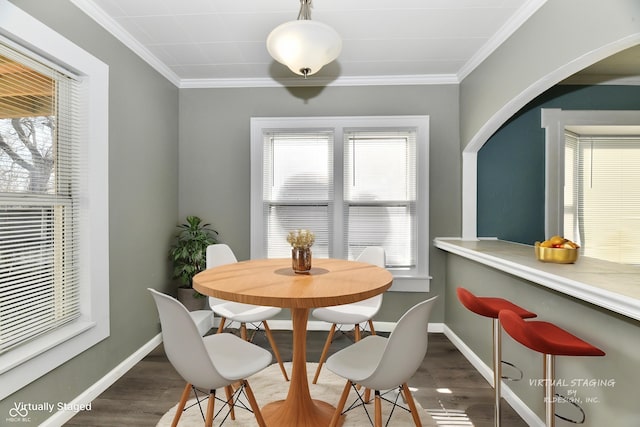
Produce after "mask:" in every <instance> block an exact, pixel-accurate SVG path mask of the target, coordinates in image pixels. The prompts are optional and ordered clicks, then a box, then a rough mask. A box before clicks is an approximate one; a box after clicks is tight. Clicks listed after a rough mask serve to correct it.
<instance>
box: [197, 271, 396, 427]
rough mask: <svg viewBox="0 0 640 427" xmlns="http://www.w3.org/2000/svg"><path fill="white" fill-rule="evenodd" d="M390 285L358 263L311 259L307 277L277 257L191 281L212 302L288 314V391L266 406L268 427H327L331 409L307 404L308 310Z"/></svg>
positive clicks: (383, 275)
mask: <svg viewBox="0 0 640 427" xmlns="http://www.w3.org/2000/svg"><path fill="white" fill-rule="evenodd" d="M392 281H393V276H392V275H391V273H389V272H388V271H387V270H385V269H384V268H381V267H377V266H375V265H372V264H367V263H363V262H358V261H347V260H342V259H330V258H329V259H314V260H313V266H312V268H311V270H310V271H309V272H308V274H297V273H294V272H293V269H292V268H291V259H289V258H278V259H257V260H249V261H241V262H237V263H233V264H227V265H222V266H219V267H215V268H211V269H207V270H205V271H203V272H201V273H198V274H197V275H196V276H195V277H194V279H193V287H194V289H196V290H197V291H198V292H200V293H202V294H204V295H208V296H212V297H216V298H221V299H225V300H229V301H236V302H241V303H246V304H255V305H266V306H272V307H283V308H288V309H290V310H291V319H292V322H293V361H292V372H291V382H290V385H289V391H288V394H287V397H286V398H285V399H284V400H280V401H276V402H271V403H268V404H267V405H265V406H264V407H263V408H262V415H263V417H264V419H265V422H266V424H267V426H268V427H287V426H291V427H326V426H328V425H329V423H330V421H331V417H332V416H333V413H334V411H335V407H334V406H333V405H331V404H329V403H327V402H324V401H321V400H316V399H312V397H311V393H310V392H309V383H308V380H307V366H306V362H307V355H306V353H307V347H306V335H307V320H308V318H309V310H310V309H312V308H315V307H327V306H332V305H340V304H348V303H353V302H356V301H361V300H364V299H367V298H370V297H373V296H375V295H378V294H380V293H382V292H384V291H386V290H387V289H388V288H389V287H390V286H391V283H392ZM338 398H339V396H336V401H337V400H338ZM342 422H343V420H342V419H341V421H340V424H342Z"/></svg>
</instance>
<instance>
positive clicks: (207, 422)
mask: <svg viewBox="0 0 640 427" xmlns="http://www.w3.org/2000/svg"><path fill="white" fill-rule="evenodd" d="M215 402H216V391H215V390H211V391H210V392H209V402H208V403H207V415H206V417H205V419H204V426H205V427H212V426H213V408H214V406H215Z"/></svg>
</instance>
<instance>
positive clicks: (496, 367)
mask: <svg viewBox="0 0 640 427" xmlns="http://www.w3.org/2000/svg"><path fill="white" fill-rule="evenodd" d="M456 292H457V294H458V299H459V300H460V302H461V303H462V305H464V306H465V307H466V308H467V309H469V310H470V311H472V312H474V313H476V314H479V315H480V316H484V317H490V318H491V319H493V394H494V401H495V408H494V425H495V427H500V396H501V393H500V384H501V381H502V330H501V328H500V320H499V319H498V314H499V313H500V311H501V310H511V311H512V312H514V313H516V315H517V316H519V317H521V318H524V319H528V318H532V317H536V314H535V313H532V312H530V311H528V310H525V309H524V308H522V307H520V306H517V305H515V304H513V303H512V302H510V301H508V300H506V299H503V298H494V297H477V296H475V295H474V294H472V293H471V292H469V291H468V290H467V289H465V288H457V289H456Z"/></svg>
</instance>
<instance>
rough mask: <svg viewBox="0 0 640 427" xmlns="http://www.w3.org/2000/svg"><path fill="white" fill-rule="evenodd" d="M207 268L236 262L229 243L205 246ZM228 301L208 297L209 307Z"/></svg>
mask: <svg viewBox="0 0 640 427" xmlns="http://www.w3.org/2000/svg"><path fill="white" fill-rule="evenodd" d="M206 257H207V264H206V266H207V268H213V267H218V266H220V265H225V264H233V263H235V262H238V259H237V258H236V256H235V254H234V253H233V251H232V250H231V248H230V247H229V245H227V244H225V243H216V244H214V245H209V246H207V252H206ZM226 302H228V301H225V300H223V299H219V298H214V297H209V307H213V306H215V305H218V304H224V303H226Z"/></svg>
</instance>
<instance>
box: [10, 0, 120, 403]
mask: <svg viewBox="0 0 640 427" xmlns="http://www.w3.org/2000/svg"><path fill="white" fill-rule="evenodd" d="M0 36H2V37H3V39H4V40H3V43H7V44H10V45H12V47H14V48H16V49H21V50H22V51H23V52H25V53H27V54H28V55H30V56H36V57H38V56H39V57H40V58H41V60H42V61H45V62H47V63H49V64H51V66H53V67H57V68H59V69H63V70H69V72H71V73H73V74H75V75H76V76H79V77H80V78H81V85H82V90H81V103H82V105H83V111H84V113H85V115H86V116H85V117H83V119H82V124H81V128H82V133H81V139H82V140H83V141H86V142H87V144H85V145H83V147H82V160H83V164H84V165H85V167H84V168H83V171H82V174H83V175H82V181H81V182H82V183H83V184H84V185H83V188H82V189H81V199H82V203H81V207H80V209H81V214H80V216H81V218H82V219H81V224H80V234H81V236H80V250H81V253H82V260H81V265H80V277H81V281H80V293H81V298H80V311H81V316H80V318H79V319H77V320H76V321H75V322H72V323H70V324H68V325H65V326H63V327H61V328H58V329H56V330H55V331H52V332H50V333H47V334H45V335H43V336H41V337H38V338H36V339H33V340H32V341H30V342H28V343H26V344H24V345H21V346H19V347H17V348H15V349H12V350H11V351H9V352H7V353H5V354H3V355H1V356H0V383H2V387H1V388H0V400H1V399H4V398H5V397H7V396H9V395H10V394H12V393H14V392H15V391H17V390H19V389H21V388H22V387H24V386H26V385H27V384H29V383H31V382H32V381H34V380H36V379H38V378H40V377H42V376H43V375H45V374H46V373H47V372H50V371H51V370H53V369H55V368H56V367H58V366H60V365H61V364H63V363H65V362H66V361H68V360H70V359H72V358H73V357H75V356H77V355H78V354H80V353H82V352H83V351H85V350H87V349H88V348H90V347H92V346H93V345H95V344H97V343H98V342H100V341H102V340H103V339H105V338H107V337H108V336H109V228H108V225H109V203H108V192H109V188H108V155H109V151H108V100H109V93H108V89H109V69H108V66H107V65H106V64H104V63H103V62H101V61H100V60H98V59H97V58H95V57H94V56H92V55H91V54H89V53H88V52H86V51H84V50H83V49H81V48H80V47H78V46H76V45H75V44H73V43H72V42H70V41H69V40H67V39H66V38H64V37H62V36H61V35H60V34H58V33H56V32H55V31H53V30H51V29H50V28H48V27H46V26H45V25H44V24H42V23H41V22H39V21H38V20H36V19H34V18H33V17H31V16H30V15H28V14H27V13H25V12H24V11H22V10H21V9H20V8H18V7H16V6H14V5H12V4H11V3H9V2H8V1H7V0H0Z"/></svg>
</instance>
